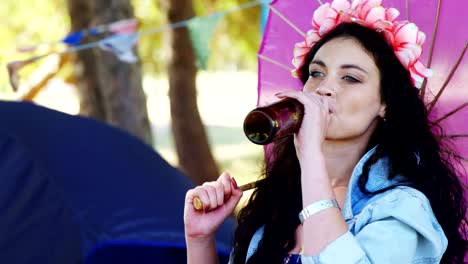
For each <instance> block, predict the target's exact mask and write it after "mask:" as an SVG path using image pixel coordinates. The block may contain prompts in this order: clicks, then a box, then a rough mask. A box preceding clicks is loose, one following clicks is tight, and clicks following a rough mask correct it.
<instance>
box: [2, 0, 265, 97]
mask: <svg viewBox="0 0 468 264" xmlns="http://www.w3.org/2000/svg"><path fill="white" fill-rule="evenodd" d="M270 1H271V0H255V1H251V2H248V3H245V4H242V5H239V6H236V7H234V8H231V9H228V10H226V11H221V12H216V13H213V14H210V15H207V16H197V17H193V18H191V19H187V20H183V21H180V22H177V23H174V24H169V25H165V26H161V27H156V28H152V29H149V30H141V31H138V26H139V22H138V21H137V20H136V19H125V20H119V21H115V22H112V23H110V24H107V25H100V26H95V27H92V28H88V29H83V30H80V31H76V32H72V33H70V34H68V35H67V36H65V37H64V38H63V39H61V40H60V41H58V42H49V43H39V44H37V45H34V46H29V47H20V48H18V51H19V52H34V51H35V50H37V48H38V47H39V46H42V45H54V44H57V43H64V44H66V45H68V48H66V49H65V50H62V51H52V52H48V53H46V54H43V55H39V56H34V57H32V58H29V59H26V60H20V61H12V62H10V63H8V64H7V69H8V73H9V77H10V83H11V85H12V88H13V89H14V90H16V89H17V87H18V80H17V79H18V78H17V71H19V70H20V69H21V68H22V67H24V66H26V65H28V64H30V63H33V62H36V61H37V60H40V59H43V58H45V57H47V56H49V55H52V54H56V55H59V56H61V55H64V54H68V53H74V52H78V51H81V50H85V49H90V48H95V47H99V48H101V49H102V50H105V51H108V52H112V53H113V54H114V55H115V56H117V58H118V59H119V60H121V61H123V62H126V63H135V62H137V60H138V59H137V56H136V55H135V54H134V52H133V48H134V47H135V46H136V44H137V42H138V39H139V38H140V37H141V36H145V35H150V34H156V33H161V32H163V31H167V30H172V29H176V28H180V27H187V28H188V29H189V32H190V38H191V41H192V46H193V48H194V51H195V54H196V56H197V62H198V65H199V67H200V68H201V69H206V66H207V61H208V58H209V48H208V43H209V41H210V40H211V37H212V34H213V32H214V29H215V27H216V26H217V24H218V23H219V21H220V20H221V18H223V17H224V16H226V15H228V14H230V13H233V12H238V11H241V10H244V9H248V8H252V7H256V6H259V5H262V4H267V3H269V2H270ZM103 33H111V35H110V36H107V37H104V38H103V39H100V40H97V41H94V42H89V43H85V44H80V43H81V42H82V41H83V39H84V38H86V37H87V36H99V35H101V34H103Z"/></svg>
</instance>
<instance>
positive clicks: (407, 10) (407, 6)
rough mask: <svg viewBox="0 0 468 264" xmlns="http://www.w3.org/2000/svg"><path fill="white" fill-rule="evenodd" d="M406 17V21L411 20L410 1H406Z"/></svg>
mask: <svg viewBox="0 0 468 264" xmlns="http://www.w3.org/2000/svg"><path fill="white" fill-rule="evenodd" d="M405 13H406V14H405V15H406V20H408V21H409V20H410V19H409V5H408V0H406V1H405Z"/></svg>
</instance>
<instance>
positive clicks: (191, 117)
mask: <svg viewBox="0 0 468 264" xmlns="http://www.w3.org/2000/svg"><path fill="white" fill-rule="evenodd" d="M165 4H166V10H167V14H168V20H169V23H176V22H180V21H182V20H186V19H189V18H192V17H193V16H194V10H193V6H192V1H190V0H166V1H165ZM171 51H172V56H171V59H170V62H169V65H168V72H169V96H170V103H171V118H172V132H173V135H174V141H175V145H176V149H177V155H178V158H179V164H180V168H181V169H182V170H183V171H184V172H185V173H186V174H187V175H188V176H189V177H190V178H191V179H192V180H193V181H194V182H195V183H196V184H201V183H203V182H205V181H213V180H215V179H217V177H218V169H217V166H216V163H215V160H214V158H213V155H212V154H211V151H210V146H209V143H208V139H207V136H206V132H205V128H204V126H203V123H202V121H201V118H200V113H199V112H198V106H197V92H196V82H195V80H196V75H197V67H196V60H195V53H194V50H193V48H192V44H191V40H190V36H189V32H188V29H187V28H186V27H182V28H178V29H175V30H173V31H172V32H171Z"/></svg>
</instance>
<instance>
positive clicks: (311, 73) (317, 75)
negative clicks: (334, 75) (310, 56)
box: [309, 71, 323, 78]
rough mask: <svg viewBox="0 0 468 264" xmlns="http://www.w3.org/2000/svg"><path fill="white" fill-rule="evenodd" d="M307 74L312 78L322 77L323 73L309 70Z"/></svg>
mask: <svg viewBox="0 0 468 264" xmlns="http://www.w3.org/2000/svg"><path fill="white" fill-rule="evenodd" d="M309 76H310V77H312V78H318V77H322V76H323V73H321V72H319V71H311V72H310V73H309Z"/></svg>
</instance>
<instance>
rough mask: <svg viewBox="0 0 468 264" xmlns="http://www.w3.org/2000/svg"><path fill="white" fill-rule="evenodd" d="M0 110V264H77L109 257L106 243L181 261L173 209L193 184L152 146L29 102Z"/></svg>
mask: <svg viewBox="0 0 468 264" xmlns="http://www.w3.org/2000/svg"><path fill="white" fill-rule="evenodd" d="M0 113H1V114H0V123H1V124H2V125H1V127H0V153H1V154H2V156H1V158H0V175H1V176H0V177H1V179H2V180H1V184H0V188H1V189H0V206H1V208H2V211H1V212H2V216H1V217H0V230H1V233H2V236H1V237H0V262H1V263H31V261H32V260H34V262H36V263H81V262H82V260H84V259H85V258H86V257H87V256H91V255H93V254H94V255H96V254H98V253H99V254H101V252H105V253H106V254H107V255H106V256H108V257H112V256H115V255H116V254H117V253H119V252H118V251H112V249H116V247H115V246H116V245H119V247H118V249H119V250H120V252H124V251H125V250H123V249H122V246H126V248H127V250H126V251H125V252H133V253H137V252H142V250H144V251H145V252H147V254H145V256H147V257H148V258H153V259H152V261H153V263H184V262H185V242H184V226H183V206H184V198H185V192H186V191H187V190H188V189H189V188H192V187H193V184H192V183H191V182H190V181H189V180H188V178H187V177H185V176H184V175H183V174H182V173H181V172H179V171H178V170H176V169H175V168H173V167H171V166H170V165H169V164H168V163H167V162H165V161H164V160H163V159H162V158H161V157H160V156H159V155H158V154H157V153H156V152H154V151H153V150H152V148H150V147H149V146H147V145H145V144H144V143H142V142H141V141H139V140H138V139H136V138H134V137H133V136H130V135H129V134H127V133H125V132H123V131H120V130H119V129H116V128H112V127H110V126H108V125H105V124H102V123H100V122H97V121H94V120H91V119H87V118H82V117H77V116H71V115H67V114H63V113H60V112H57V111H53V110H49V109H46V108H43V107H39V106H35V105H33V104H30V103H15V102H3V101H0ZM232 231H233V222H232V220H230V219H229V220H228V221H227V222H226V223H225V224H224V225H223V226H222V227H221V228H220V231H219V232H218V234H217V245H218V249H219V253H220V255H222V256H224V257H226V255H227V254H228V253H229V251H230V245H231V233H232ZM108 246H109V247H108ZM104 249H105V250H104ZM161 249H163V250H161ZM131 250H133V251H131ZM158 252H159V253H158ZM101 255H102V254H101ZM131 256H133V255H132V253H129V254H127V257H131ZM171 259H174V260H176V259H179V260H180V259H184V260H183V262H177V261H172V260H171ZM134 260H135V259H133V261H134ZM93 263H99V262H93ZM100 263H104V262H100ZM120 263H123V262H120ZM125 263H134V262H131V261H130V262H125Z"/></svg>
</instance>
